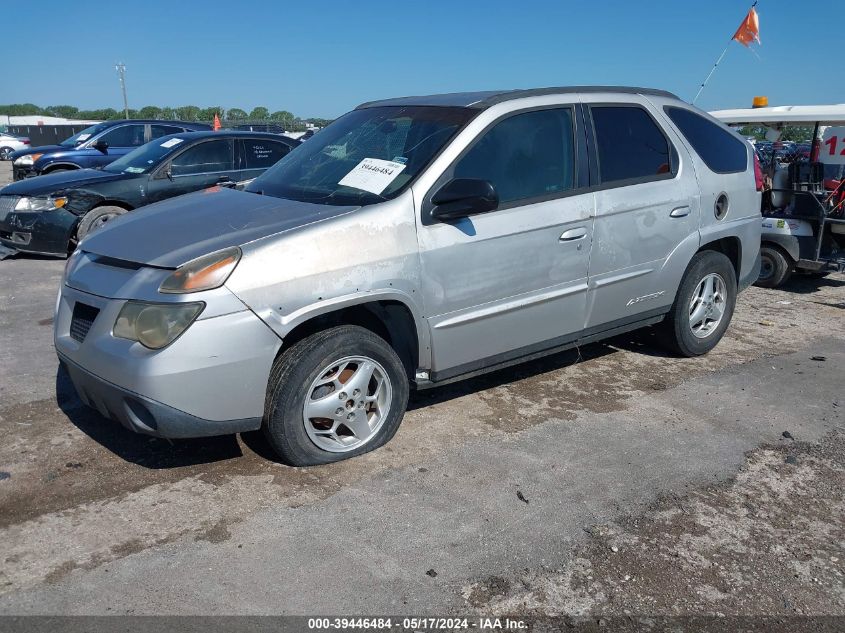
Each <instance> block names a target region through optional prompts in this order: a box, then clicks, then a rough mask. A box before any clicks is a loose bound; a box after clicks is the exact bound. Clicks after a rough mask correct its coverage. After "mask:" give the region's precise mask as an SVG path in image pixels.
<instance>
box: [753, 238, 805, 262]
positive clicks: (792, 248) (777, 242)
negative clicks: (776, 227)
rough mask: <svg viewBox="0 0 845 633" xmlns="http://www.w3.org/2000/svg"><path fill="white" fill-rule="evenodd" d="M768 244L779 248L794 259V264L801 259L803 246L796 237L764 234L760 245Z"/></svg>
mask: <svg viewBox="0 0 845 633" xmlns="http://www.w3.org/2000/svg"><path fill="white" fill-rule="evenodd" d="M766 244H770V245H772V246H777V247H779V248H780V249H781V250H782V251H784V252H785V253H786V254H787V255H789V256H790V257H791V258H792V261H793V263H794V262H797V261H798V260H799V259H801V245H800V243H799V241H798V238H797V237H795V236H794V235H773V234H763V237H762V238H761V239H760V245H761V246H763V245H766Z"/></svg>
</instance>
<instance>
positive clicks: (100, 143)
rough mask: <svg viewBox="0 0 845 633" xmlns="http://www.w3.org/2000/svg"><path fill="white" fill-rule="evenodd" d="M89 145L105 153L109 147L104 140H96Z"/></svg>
mask: <svg viewBox="0 0 845 633" xmlns="http://www.w3.org/2000/svg"><path fill="white" fill-rule="evenodd" d="M91 147H93V148H94V149H96V150H97V151H100V152H102V153H103V154H107V153H108V149H109V144H108V143H106V142H105V141H97V142H96V143H94V144H93V145H91Z"/></svg>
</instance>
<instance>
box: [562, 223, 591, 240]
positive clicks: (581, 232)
mask: <svg viewBox="0 0 845 633" xmlns="http://www.w3.org/2000/svg"><path fill="white" fill-rule="evenodd" d="M586 235H587V229H585V228H584V227H583V226H581V227H578V228H577V229H569V230H568V231H564V232H563V233H562V234H561V236H560V238H559V239H560V241H561V242H574V241H575V240H580V239H583V238H584V237H585V236H586Z"/></svg>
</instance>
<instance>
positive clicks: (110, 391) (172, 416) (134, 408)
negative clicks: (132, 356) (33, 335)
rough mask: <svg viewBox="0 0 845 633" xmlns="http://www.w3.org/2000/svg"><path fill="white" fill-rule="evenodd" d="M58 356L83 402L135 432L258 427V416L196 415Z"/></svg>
mask: <svg viewBox="0 0 845 633" xmlns="http://www.w3.org/2000/svg"><path fill="white" fill-rule="evenodd" d="M58 356H59V361H60V362H61V364H62V366H63V367H64V368H65V369H66V370H67V373H68V375H69V376H70V380H71V382H72V383H73V386H74V388H75V389H76V393H77V394H79V398H80V400H82V402H83V403H84V404H86V405H87V406H89V407H91V408H92V409H96V410H97V411H98V412H99V413H100V415H102V416H103V417H105V418H108V419H110V420H114V421H116V422H120V424H122V425H123V426H125V427H126V428H127V429H129V430H131V431H135V432H136V433H143V434H144V435H152V436H154V437H169V438H187V437H207V436H213V435H229V434H231V433H241V432H244V431H254V430H256V429H259V428H261V418H260V417H256V418H244V419H240V420H222V421H216V420H215V421H212V420H205V419H203V418H198V417H196V416H194V415H191V414H190V413H185V412H184V411H180V410H179V409H176V408H174V407H171V406H168V405H166V404H162V403H161V402H156V401H155V400H152V399H150V398H147V397H145V396H142V395H140V394H137V393H134V392H132V391H129V390H128V389H124V388H122V387H118V386H117V385H114V384H112V383H110V382H108V381H107V380H104V379H103V378H100V377H99V376H95V375H94V374H92V373H91V372H89V371H86V370H84V369H82V367H80V366H79V365H77V364H75V363H74V362H72V361H70V360H69V359H68V358H67V357H65V356H63V355H62V354H61V353H60V354H59V355H58Z"/></svg>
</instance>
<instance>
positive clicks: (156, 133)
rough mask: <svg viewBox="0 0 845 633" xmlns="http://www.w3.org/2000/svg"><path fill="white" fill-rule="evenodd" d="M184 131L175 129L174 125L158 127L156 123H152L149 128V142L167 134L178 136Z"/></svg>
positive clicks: (183, 129) (179, 128)
mask: <svg viewBox="0 0 845 633" xmlns="http://www.w3.org/2000/svg"><path fill="white" fill-rule="evenodd" d="M184 131H185V128H182V127H177V126H175V125H159V124H157V123H153V124H152V125H151V126H150V140H152V139H156V138H161V137H162V136H167V135H169V134H180V133H181V132H184Z"/></svg>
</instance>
